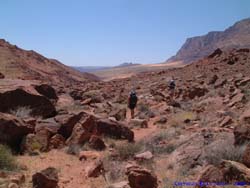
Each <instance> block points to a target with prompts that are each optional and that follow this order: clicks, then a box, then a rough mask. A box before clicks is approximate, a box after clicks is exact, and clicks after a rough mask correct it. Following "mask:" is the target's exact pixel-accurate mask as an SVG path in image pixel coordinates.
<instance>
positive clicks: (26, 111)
mask: <svg viewBox="0 0 250 188" xmlns="http://www.w3.org/2000/svg"><path fill="white" fill-rule="evenodd" d="M31 112H32V110H31V109H30V107H27V106H24V107H17V108H15V109H12V110H10V113H11V114H13V115H15V116H17V117H20V118H27V117H30V115H31Z"/></svg>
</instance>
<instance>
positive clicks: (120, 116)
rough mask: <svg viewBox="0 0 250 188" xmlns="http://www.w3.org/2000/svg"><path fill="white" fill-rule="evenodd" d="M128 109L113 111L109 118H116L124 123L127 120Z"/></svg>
mask: <svg viewBox="0 0 250 188" xmlns="http://www.w3.org/2000/svg"><path fill="white" fill-rule="evenodd" d="M126 113H127V110H126V108H118V109H115V110H113V111H112V112H111V113H110V114H109V116H110V117H114V118H115V119H116V120H117V121H124V120H125V119H126Z"/></svg>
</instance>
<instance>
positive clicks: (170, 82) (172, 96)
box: [168, 77, 176, 101]
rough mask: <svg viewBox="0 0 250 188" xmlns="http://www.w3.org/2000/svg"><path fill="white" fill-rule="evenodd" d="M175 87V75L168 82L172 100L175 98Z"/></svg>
mask: <svg viewBox="0 0 250 188" xmlns="http://www.w3.org/2000/svg"><path fill="white" fill-rule="evenodd" d="M175 87H176V84H175V80H174V77H172V79H171V80H170V81H169V83H168V89H169V96H170V100H171V101H173V100H174V94H175Z"/></svg>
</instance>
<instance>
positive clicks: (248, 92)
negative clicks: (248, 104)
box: [243, 89, 250, 101]
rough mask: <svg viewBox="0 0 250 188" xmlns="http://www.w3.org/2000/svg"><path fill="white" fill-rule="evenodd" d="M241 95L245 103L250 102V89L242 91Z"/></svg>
mask: <svg viewBox="0 0 250 188" xmlns="http://www.w3.org/2000/svg"><path fill="white" fill-rule="evenodd" d="M243 93H244V94H245V98H246V101H250V89H244V90H243Z"/></svg>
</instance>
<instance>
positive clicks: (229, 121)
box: [220, 116, 233, 127]
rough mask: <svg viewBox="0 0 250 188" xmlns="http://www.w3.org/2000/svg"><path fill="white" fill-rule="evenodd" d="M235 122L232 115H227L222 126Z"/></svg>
mask: <svg viewBox="0 0 250 188" xmlns="http://www.w3.org/2000/svg"><path fill="white" fill-rule="evenodd" d="M232 123H233V119H232V118H231V117H230V116H226V117H225V118H224V119H223V120H222V122H221V123H220V127H226V126H229V125H231V124H232Z"/></svg>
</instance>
